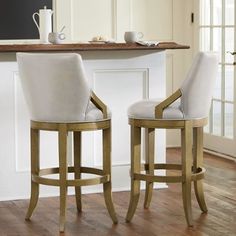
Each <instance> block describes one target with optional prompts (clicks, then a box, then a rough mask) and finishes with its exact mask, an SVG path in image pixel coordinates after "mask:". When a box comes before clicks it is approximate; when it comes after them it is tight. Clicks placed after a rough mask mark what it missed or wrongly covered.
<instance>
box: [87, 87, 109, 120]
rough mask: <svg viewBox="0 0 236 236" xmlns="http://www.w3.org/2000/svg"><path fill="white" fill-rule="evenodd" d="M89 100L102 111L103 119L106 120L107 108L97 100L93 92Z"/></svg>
mask: <svg viewBox="0 0 236 236" xmlns="http://www.w3.org/2000/svg"><path fill="white" fill-rule="evenodd" d="M90 100H91V102H92V103H93V104H94V105H95V106H96V107H97V108H98V109H99V110H101V111H102V113H103V118H104V119H107V117H108V114H107V106H106V105H105V104H104V103H103V102H102V101H101V100H100V99H99V98H98V96H97V95H96V94H95V93H94V92H93V91H91V95H90Z"/></svg>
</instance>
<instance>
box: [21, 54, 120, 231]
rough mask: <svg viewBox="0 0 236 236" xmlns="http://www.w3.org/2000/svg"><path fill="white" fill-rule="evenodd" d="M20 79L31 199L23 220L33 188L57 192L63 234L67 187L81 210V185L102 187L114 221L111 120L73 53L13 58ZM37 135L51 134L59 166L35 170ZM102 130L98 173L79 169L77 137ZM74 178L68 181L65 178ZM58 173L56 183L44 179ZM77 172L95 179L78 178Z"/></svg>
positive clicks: (35, 196)
mask: <svg viewBox="0 0 236 236" xmlns="http://www.w3.org/2000/svg"><path fill="white" fill-rule="evenodd" d="M17 62H18V67H19V74H20V80H21V84H22V88H23V92H24V95H25V99H26V102H27V105H28V108H29V111H30V116H31V199H30V205H29V209H28V212H27V215H26V219H29V218H30V217H31V215H32V213H33V210H34V208H35V207H36V204H37V201H38V197H39V184H45V185H51V186H58V187H59V188H60V231H61V232H63V231H64V225H65V217H66V196H67V188H68V186H74V187H75V192H76V203H77V208H78V210H79V211H81V208H82V205H81V186H86V185H94V184H103V188H104V197H105V202H106V206H107V208H108V212H109V214H110V216H111V218H112V220H113V222H114V223H116V222H117V218H116V215H115V211H114V207H113V203H112V195H111V118H110V114H109V112H108V109H107V106H106V105H105V104H104V103H103V102H102V101H101V100H100V99H99V98H98V97H97V96H96V95H95V93H94V92H93V91H91V89H90V88H89V86H88V82H87V79H86V76H85V71H84V67H83V62H82V59H81V56H80V55H79V54H76V53H17ZM40 130H47V131H57V132H58V144H59V145H58V146H59V167H57V168H47V169H40V166H39V163H40V161H39V159H40V155H39V149H40V147H39V139H40ZM92 130H102V136H103V168H102V169H96V168H91V167H90V168H89V167H84V166H81V132H82V131H92ZM68 132H73V138H74V167H68V165H67V134H68ZM68 172H73V173H74V177H75V178H74V180H71V179H68V178H67V174H68ZM56 173H59V179H50V178H46V177H45V175H49V174H56ZM81 173H88V174H95V175H97V176H99V177H94V178H91V179H82V178H81Z"/></svg>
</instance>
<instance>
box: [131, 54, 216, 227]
mask: <svg viewBox="0 0 236 236" xmlns="http://www.w3.org/2000/svg"><path fill="white" fill-rule="evenodd" d="M217 65H218V60H217V56H216V55H215V54H213V53H203V52H200V53H198V55H197V56H196V57H195V59H194V61H193V64H192V66H191V68H190V71H189V73H188V75H187V77H186V79H185V81H184V82H183V84H182V86H181V88H180V89H178V90H177V91H176V92H175V93H174V94H172V95H171V96H170V97H168V98H166V99H165V100H164V101H162V102H159V101H157V100H143V101H139V102H136V103H135V104H133V105H131V106H130V108H129V110H128V116H129V124H130V127H131V196H130V203H129V208H128V212H127V216H126V221H127V222H130V221H131V219H132V217H133V215H134V213H135V210H136V208H137V204H138V200H139V195H140V181H145V182H146V192H145V202H144V207H145V208H148V207H149V206H150V202H151V198H152V191H153V182H166V183H182V198H183V207H184V212H185V217H186V221H187V224H188V226H192V225H193V221H192V208H191V183H192V181H193V182H194V190H195V195H196V197H197V201H198V204H199V206H200V208H201V210H202V211H203V212H207V206H206V203H205V199H204V193H203V184H202V179H203V178H204V172H205V169H204V168H203V126H204V125H206V124H207V116H208V113H209V109H210V104H211V97H212V95H213V88H214V84H215V80H216V76H217ZM141 128H144V129H145V131H146V136H145V141H146V142H145V143H146V145H145V148H146V163H145V164H144V166H142V165H141ZM163 128H164V129H180V130H181V149H182V163H181V164H157V163H154V159H155V158H154V156H155V155H154V152H155V150H154V146H155V144H154V143H155V140H154V135H155V133H154V132H155V129H163ZM155 169H167V170H178V171H180V172H181V174H180V175H175V176H173V175H171V176H170V175H169V176H168V175H167V176H160V175H155V172H154V170H155ZM143 171H145V173H143Z"/></svg>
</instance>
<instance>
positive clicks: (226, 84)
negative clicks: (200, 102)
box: [195, 0, 236, 157]
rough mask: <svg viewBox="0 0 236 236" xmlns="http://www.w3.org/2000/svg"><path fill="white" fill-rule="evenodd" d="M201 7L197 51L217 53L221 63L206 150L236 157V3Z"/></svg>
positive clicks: (215, 0)
mask: <svg viewBox="0 0 236 236" xmlns="http://www.w3.org/2000/svg"><path fill="white" fill-rule="evenodd" d="M198 4H199V5H198V11H197V12H199V19H198V24H197V25H198V29H197V30H196V37H198V39H197V44H198V48H199V50H200V51H215V52H218V54H219V60H220V63H219V70H218V77H217V82H216V86H215V90H214V95H213V99H212V106H211V111H210V115H209V124H208V126H207V127H206V128H205V148H207V149H210V150H213V151H216V152H220V153H223V154H226V155H230V156H233V157H236V114H235V113H236V105H235V100H236V80H235V77H236V75H235V74H236V73H235V68H236V43H235V41H236V40H235V39H236V37H235V36H236V33H235V32H236V30H235V18H236V16H235V15H236V14H235V0H200V1H198ZM196 37H195V38H196ZM206 79H207V78H206Z"/></svg>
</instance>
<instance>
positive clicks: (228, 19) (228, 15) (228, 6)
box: [225, 0, 235, 25]
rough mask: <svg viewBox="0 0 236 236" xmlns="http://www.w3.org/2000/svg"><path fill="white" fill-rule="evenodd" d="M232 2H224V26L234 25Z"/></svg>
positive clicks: (226, 0)
mask: <svg viewBox="0 0 236 236" xmlns="http://www.w3.org/2000/svg"><path fill="white" fill-rule="evenodd" d="M234 1H235V0H225V24H226V25H234Z"/></svg>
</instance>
